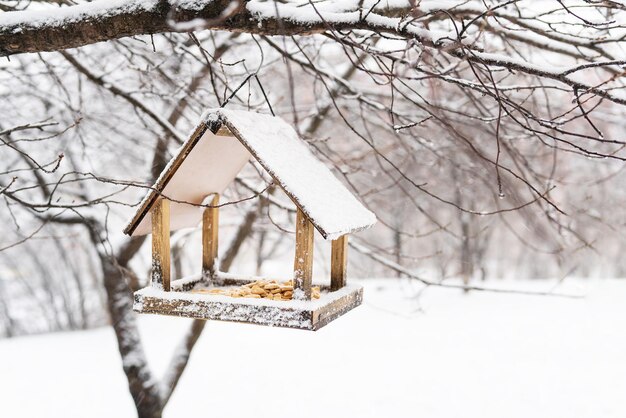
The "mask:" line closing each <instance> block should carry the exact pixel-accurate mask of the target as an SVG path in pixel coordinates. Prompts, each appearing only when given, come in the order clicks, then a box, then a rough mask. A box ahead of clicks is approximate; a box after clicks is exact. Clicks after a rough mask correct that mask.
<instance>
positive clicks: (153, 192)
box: [124, 123, 209, 235]
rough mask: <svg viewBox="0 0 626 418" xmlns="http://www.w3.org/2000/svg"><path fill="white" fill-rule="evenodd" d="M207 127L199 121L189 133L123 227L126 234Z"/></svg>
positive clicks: (146, 210) (142, 216)
mask: <svg viewBox="0 0 626 418" xmlns="http://www.w3.org/2000/svg"><path fill="white" fill-rule="evenodd" d="M207 129H209V128H208V126H207V124H206V123H200V124H199V125H198V127H197V128H196V130H195V131H194V132H193V133H192V134H191V140H190V141H189V142H186V143H185V144H184V145H183V149H182V151H181V152H180V154H178V156H177V157H176V160H175V161H173V162H170V163H169V164H168V166H167V169H166V171H164V172H163V173H161V176H160V177H159V179H158V181H157V182H156V183H155V184H154V185H153V186H152V189H150V192H149V196H148V197H146V199H144V200H143V201H142V203H141V207H140V208H139V209H138V210H137V212H136V213H135V216H134V217H133V219H132V220H131V221H130V223H129V224H128V225H127V226H126V228H125V229H124V233H125V234H126V235H132V234H133V232H134V231H135V229H137V227H138V226H139V224H140V223H141V220H142V219H143V218H144V216H145V215H146V214H147V213H148V212H149V211H150V210H151V209H152V207H153V206H154V205H155V204H156V201H157V200H158V199H160V193H161V192H162V191H163V189H165V186H167V183H169V181H170V180H171V179H172V177H174V174H175V173H176V171H177V170H178V168H179V167H180V166H181V164H182V163H183V161H185V158H187V156H188V155H189V153H190V152H191V150H193V147H195V146H196V144H197V143H198V141H199V140H200V138H202V135H204V133H205V132H206V131H207Z"/></svg>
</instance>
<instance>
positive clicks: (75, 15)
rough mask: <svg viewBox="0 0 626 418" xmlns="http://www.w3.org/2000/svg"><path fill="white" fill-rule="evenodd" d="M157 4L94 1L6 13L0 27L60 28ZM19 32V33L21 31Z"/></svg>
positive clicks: (127, 0)
mask: <svg viewBox="0 0 626 418" xmlns="http://www.w3.org/2000/svg"><path fill="white" fill-rule="evenodd" d="M157 4H158V0H96V1H92V2H89V3H80V4H77V5H74V6H72V7H50V8H45V9H43V8H42V9H40V10H24V11H14V12H6V13H0V27H3V26H18V25H19V26H23V27H27V28H38V27H40V26H42V25H48V26H59V27H61V26H64V25H67V24H68V23H72V22H78V21H82V20H89V19H96V18H103V17H108V16H114V15H117V14H126V13H132V12H139V11H150V10H153V9H154V8H155V7H156V6H157ZM18 29H19V28H18ZM14 30H15V29H14ZM19 30H20V31H21V29H19Z"/></svg>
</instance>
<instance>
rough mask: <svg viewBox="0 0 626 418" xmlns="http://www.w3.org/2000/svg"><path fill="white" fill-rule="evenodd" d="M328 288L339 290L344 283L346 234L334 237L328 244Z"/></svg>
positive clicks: (346, 263) (346, 259)
mask: <svg viewBox="0 0 626 418" xmlns="http://www.w3.org/2000/svg"><path fill="white" fill-rule="evenodd" d="M330 248H331V250H330V290H331V292H333V291H335V290H339V289H341V288H342V287H344V286H345V285H346V272H347V268H348V235H342V236H340V237H339V238H337V239H334V240H333V241H332V243H331V244H330Z"/></svg>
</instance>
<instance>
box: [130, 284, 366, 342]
mask: <svg viewBox="0 0 626 418" xmlns="http://www.w3.org/2000/svg"><path fill="white" fill-rule="evenodd" d="M230 280H232V281H233V282H236V283H241V284H245V283H247V282H249V281H248V280H243V279H242V280H237V279H230ZM196 283H197V282H196ZM190 284H191V282H187V281H186V282H185V283H184V284H182V285H178V284H177V283H176V282H174V283H173V286H172V289H173V291H172V292H168V293H167V297H159V296H158V295H155V294H154V292H153V290H152V289H150V292H149V293H148V294H143V292H142V291H141V290H140V291H138V292H135V296H134V305H133V310H134V311H135V312H138V313H147V314H159V315H168V316H180V317H186V318H195V319H208V320H218V321H229V322H242V323H248V324H256V325H266V326H273V327H283V328H295V329H302V330H309V331H317V330H318V329H320V328H322V327H324V326H325V325H327V324H329V323H330V322H332V321H334V320H335V319H337V318H339V317H340V316H342V315H344V314H345V313H347V312H349V311H350V310H352V309H354V308H356V307H357V306H359V305H360V304H361V303H362V301H363V288H361V287H358V286H357V287H355V288H354V289H352V290H350V291H349V292H346V293H345V294H341V295H337V296H334V297H332V298H331V299H330V300H329V301H328V303H326V304H324V305H322V306H319V305H318V306H316V307H310V308H307V307H304V306H302V302H301V301H282V302H275V303H272V302H270V304H267V305H255V304H252V305H251V304H246V301H245V299H241V298H232V299H230V300H224V299H223V297H219V298H221V299H219V300H217V299H216V297H215V296H213V295H198V294H195V295H194V298H193V299H189V298H187V297H186V293H185V292H184V291H176V290H174V289H183V288H187V287H188V285H190ZM322 288H323V289H325V290H328V287H322ZM330 295H334V294H333V293H331V294H330Z"/></svg>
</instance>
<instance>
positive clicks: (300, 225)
mask: <svg viewBox="0 0 626 418" xmlns="http://www.w3.org/2000/svg"><path fill="white" fill-rule="evenodd" d="M314 231H315V228H314V227H313V224H312V223H311V221H309V219H308V218H307V217H306V215H305V214H304V213H303V212H302V211H301V210H300V209H299V208H298V212H297V214H296V255H295V257H294V262H293V290H294V291H293V297H294V299H302V300H311V283H312V282H313V232H314Z"/></svg>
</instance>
